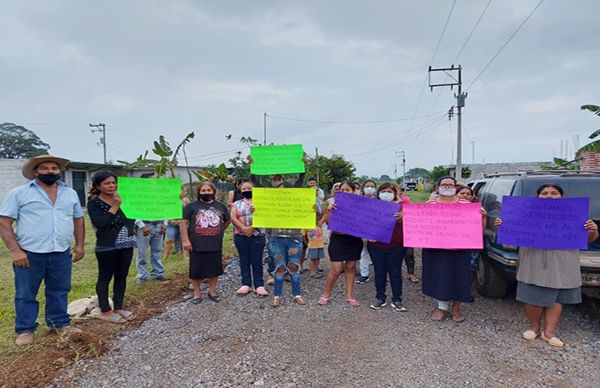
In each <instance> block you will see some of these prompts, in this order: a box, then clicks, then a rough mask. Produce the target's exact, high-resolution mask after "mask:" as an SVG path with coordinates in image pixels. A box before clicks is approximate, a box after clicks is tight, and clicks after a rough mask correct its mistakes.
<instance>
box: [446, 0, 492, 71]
mask: <svg viewBox="0 0 600 388" xmlns="http://www.w3.org/2000/svg"><path fill="white" fill-rule="evenodd" d="M490 4H492V0H488V2H487V4H486V5H485V8H483V11H481V15H479V18H478V19H477V22H475V25H474V26H473V28H472V29H471V32H469V35H468V36H467V39H465V42H464V43H463V45H462V47H461V48H460V50H458V53H456V56H455V57H454V59H453V60H452V62H453V63H454V62H456V61H457V60H458V57H460V54H462V52H463V50H464V49H465V47H467V44H468V43H469V41H470V40H471V37H472V36H473V34H474V33H475V30H476V29H477V27H478V26H479V23H481V19H483V15H485V13H486V12H487V10H488V8H489V7H490Z"/></svg>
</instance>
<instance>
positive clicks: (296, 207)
mask: <svg viewBox="0 0 600 388" xmlns="http://www.w3.org/2000/svg"><path fill="white" fill-rule="evenodd" d="M252 192H253V194H252V198H253V205H254V214H253V215H252V226H253V227H255V228H281V229H314V228H315V227H316V214H315V209H314V205H315V201H316V193H315V189H314V188H311V187H309V188H304V189H285V188H277V189H267V188H260V187H255V188H254V189H253V190H252Z"/></svg>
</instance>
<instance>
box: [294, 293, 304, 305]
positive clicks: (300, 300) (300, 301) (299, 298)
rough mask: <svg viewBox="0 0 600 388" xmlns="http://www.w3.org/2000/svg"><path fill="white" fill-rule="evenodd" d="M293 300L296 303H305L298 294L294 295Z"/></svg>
mask: <svg viewBox="0 0 600 388" xmlns="http://www.w3.org/2000/svg"><path fill="white" fill-rule="evenodd" d="M294 302H296V303H298V304H299V305H300V306H304V305H305V304H306V301H305V300H304V299H302V297H301V296H300V295H296V296H294Z"/></svg>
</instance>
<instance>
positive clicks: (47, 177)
mask: <svg viewBox="0 0 600 388" xmlns="http://www.w3.org/2000/svg"><path fill="white" fill-rule="evenodd" d="M37 179H39V180H40V181H41V182H43V183H45V184H47V185H48V186H52V185H53V184H55V183H56V182H58V180H59V179H60V174H39V175H38V176H37Z"/></svg>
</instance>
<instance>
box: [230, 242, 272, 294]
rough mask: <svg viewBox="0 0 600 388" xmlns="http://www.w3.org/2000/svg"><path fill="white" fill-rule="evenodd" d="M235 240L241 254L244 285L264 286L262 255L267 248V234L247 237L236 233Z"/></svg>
mask: <svg viewBox="0 0 600 388" xmlns="http://www.w3.org/2000/svg"><path fill="white" fill-rule="evenodd" d="M233 241H234V243H235V247H236V249H237V251H238V254H239V255H240V271H241V273H242V286H248V287H252V285H254V288H258V287H263V286H264V285H265V283H264V280H263V264H262V257H263V251H264V249H265V236H251V237H247V236H244V235H243V234H236V235H235V236H234V240H233Z"/></svg>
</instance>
